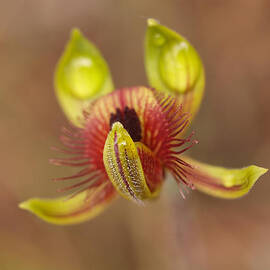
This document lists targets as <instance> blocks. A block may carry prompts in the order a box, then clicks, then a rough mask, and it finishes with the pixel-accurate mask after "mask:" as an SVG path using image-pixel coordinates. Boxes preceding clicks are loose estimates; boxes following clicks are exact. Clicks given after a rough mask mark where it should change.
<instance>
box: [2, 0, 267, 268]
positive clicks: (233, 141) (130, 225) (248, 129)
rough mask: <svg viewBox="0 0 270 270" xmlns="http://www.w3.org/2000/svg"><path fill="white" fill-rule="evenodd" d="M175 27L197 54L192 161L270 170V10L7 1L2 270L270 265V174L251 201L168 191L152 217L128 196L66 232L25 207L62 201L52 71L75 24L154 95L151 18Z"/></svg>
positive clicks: (260, 1)
mask: <svg viewBox="0 0 270 270" xmlns="http://www.w3.org/2000/svg"><path fill="white" fill-rule="evenodd" d="M149 17H153V18H156V19H158V20H160V21H161V22H162V23H163V24H165V25H167V26H169V27H171V28H173V29H175V30H176V31H178V32H179V33H181V34H182V35H184V36H185V37H187V38H188V39H189V40H190V41H191V42H192V44H194V45H195V47H196V48H197V50H198V51H199V53H200V55H201V57H202V59H203V62H204V65H205V69H206V80H207V86H206V95H205V99H204V101H203V104H202V107H201V110H200V112H199V114H198V116H197V118H196V120H195V122H194V123H193V127H192V129H194V130H195V131H196V136H197V138H198V139H199V141H200V144H199V145H197V146H196V147H194V148H193V149H192V154H193V157H195V158H197V159H199V160H201V161H205V162H209V163H212V164H216V165H223V166H227V167H241V166H245V165H249V164H257V165H260V166H264V167H269V161H270V155H269V154H270V125H269V118H270V105H269V104H270V91H269V78H270V53H269V48H270V30H269V29H270V2H269V1H268V0H256V1H254V0H226V1H225V0H224V1H214V0H203V1H199V0H197V1H196V0H179V1H177V0H175V1H173V0H167V1H162V0H148V1H139V0H137V1H131V0H88V1H83V0H78V1H67V0H59V1H55V0H46V1H45V0H44V1H41V0H25V1H23V0H17V1H14V0H10V1H4V0H1V1H0V121H1V122H0V123H1V124H0V138H1V140H0V142H1V152H0V153H1V155H0V164H1V173H0V198H1V199H0V201H1V203H0V269H1V270H26V269H27V270H62V269H65V270H71V269H78V270H86V269H87V270H89V269H94V270H103V269H131V270H132V269H136V270H137V269H139V270H144V269H156V270H158V269H160V270H163V269H166V270H167V269H172V270H174V269H183V270H197V269H200V270H204V269H205V270H211V269H220V270H223V269H224V270H225V269H226V270H227V269H230V270H233V269H237V270H239V269H244V270H251V269H256V270H266V269H270V256H269V251H270V233H269V229H270V211H269V210H270V196H269V188H270V183H269V180H270V179H269V174H268V175H265V176H264V177H262V178H261V179H260V180H259V182H258V183H257V184H256V186H255V187H254V188H253V190H252V191H251V192H250V194H249V195H248V196H246V197H244V198H242V199H239V200H234V201H225V200H219V199H215V198H211V197H208V196H206V195H204V194H200V193H198V192H196V191H194V192H192V193H191V194H189V195H188V197H187V199H186V200H183V199H182V198H181V196H180V195H179V193H178V191H177V187H176V185H175V183H174V182H173V181H169V182H168V183H167V184H166V186H165V189H164V190H163V192H162V196H161V198H160V199H159V200H158V201H156V202H154V203H151V204H149V205H148V206H147V207H143V208H140V207H137V206H136V205H133V204H132V203H130V202H127V201H124V200H122V199H119V200H118V201H116V202H115V203H114V204H113V205H112V206H111V207H110V208H109V209H108V210H107V211H106V212H104V213H103V214H102V215H101V216H99V217H98V218H96V219H94V220H92V221H90V222H87V223H84V224H81V225H77V226H71V227H57V226H53V225H49V224H46V223H44V222H42V221H40V220H38V219H37V218H36V217H34V216H33V215H31V214H29V213H27V212H25V211H22V210H20V209H18V207H17V204H18V202H20V201H22V200H25V199H28V198H29V197H33V196H43V197H46V196H48V197H53V196H57V195H58V194H57V193H56V189H57V187H59V186H58V185H57V184H56V183H53V182H52V181H50V179H51V178H53V177H57V176H63V175H69V174H70V173H72V169H70V168H59V167H54V166H52V165H49V164H48V159H49V158H50V157H54V156H55V153H54V152H52V151H51V150H50V146H52V145H54V146H55V145H56V146H57V145H58V146H59V145H60V143H59V141H58V136H59V134H60V127H61V126H63V125H65V124H66V123H67V121H66V119H65V117H64V115H63V113H62V112H61V110H60V107H59V106H58V104H57V101H56V99H55V96H54V90H53V73H54V68H55V65H56V62H57V60H58V59H59V57H60V54H61V52H62V51H63V48H64V45H65V44H66V42H67V40H68V38H69V33H70V30H71V28H72V27H74V26H76V27H79V28H80V29H81V30H82V31H83V33H84V34H85V35H86V36H87V37H88V38H89V39H90V40H91V41H93V42H94V43H95V44H96V45H97V46H98V47H99V48H100V50H101V51H102V53H103V55H104V56H105V58H106V60H107V61H108V63H109V65H110V67H111V71H112V74H113V78H114V82H115V85H116V86H117V87H123V86H132V85H146V84H147V80H146V76H145V72H144V66H143V38H144V33H145V28H146V19H147V18H149Z"/></svg>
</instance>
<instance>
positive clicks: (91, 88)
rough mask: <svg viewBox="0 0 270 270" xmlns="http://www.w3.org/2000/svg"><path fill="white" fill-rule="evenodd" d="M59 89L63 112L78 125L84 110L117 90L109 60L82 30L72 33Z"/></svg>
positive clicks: (60, 66) (59, 74) (58, 78)
mask: <svg viewBox="0 0 270 270" xmlns="http://www.w3.org/2000/svg"><path fill="white" fill-rule="evenodd" d="M55 89H56V94H57V97H58V100H59V103H60V105H61V107H62V109H63V111H64V112H65V114H66V116H67V117H68V118H69V119H70V120H71V121H72V122H73V123H74V124H75V125H77V126H80V122H79V118H80V117H81V114H82V111H83V109H84V108H85V107H86V106H87V105H88V104H89V103H90V102H91V101H92V100H93V99H95V98H97V97H99V96H101V95H104V94H107V93H109V92H111V91H112V90H113V89H114V86H113V82H112V79H111V74H110V71H109V68H108V65H107V63H106V61H105V60H104V58H103V57H102V55H101V54H100V52H99V51H98V49H97V48H96V47H95V46H94V45H93V44H92V43H90V42H89V41H88V40H87V39H86V38H84V37H83V35H82V34H81V33H80V31H79V30H78V29H74V30H73V31H72V34H71V39H70V41H69V42H68V44H67V46H66V49H65V51H64V53H63V55H62V57H61V58H60V60H59V63H58V65H57V68H56V73H55Z"/></svg>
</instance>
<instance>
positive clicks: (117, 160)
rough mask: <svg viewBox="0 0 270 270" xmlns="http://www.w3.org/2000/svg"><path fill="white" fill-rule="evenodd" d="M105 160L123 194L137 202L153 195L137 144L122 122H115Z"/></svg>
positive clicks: (115, 185) (113, 182) (120, 192)
mask: <svg viewBox="0 0 270 270" xmlns="http://www.w3.org/2000/svg"><path fill="white" fill-rule="evenodd" d="M103 161H104V165H105V169H106V172H107V174H108V176H109V179H110V180H111V182H112V184H113V185H114V187H115V188H116V190H117V191H118V192H119V194H120V195H121V196H123V197H124V198H126V199H129V200H132V201H134V202H137V203H142V201H143V200H145V199H148V198H150V197H151V192H150V190H149V187H148V186H147V184H146V180H145V176H144V172H143V168H142V164H141V161H140V158H139V155H138V152H137V148H136V145H135V144H134V142H133V140H132V138H131V137H130V135H129V134H128V132H127V131H126V130H125V128H124V127H123V125H122V124H121V123H120V122H115V123H114V124H113V126H112V129H111V131H110V132H109V134H108V137H107V139H106V142H105V146H104V150H103Z"/></svg>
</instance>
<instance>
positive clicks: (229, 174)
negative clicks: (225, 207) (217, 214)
mask: <svg viewBox="0 0 270 270" xmlns="http://www.w3.org/2000/svg"><path fill="white" fill-rule="evenodd" d="M183 160H184V161H186V162H187V163H188V164H190V165H192V166H193V167H194V168H193V169H191V168H189V167H186V168H185V169H186V171H187V172H188V174H187V179H188V180H189V182H191V183H192V185H194V187H195V188H197V189H198V190H200V191H202V192H205V193H207V194H209V195H212V196H215V197H220V198H225V199H234V198H238V197H241V196H243V195H245V194H247V193H248V192H249V191H250V189H251V188H252V186H253V185H254V184H255V183H256V181H257V180H258V179H259V177H260V176H262V175H263V174H265V173H266V172H267V171H268V169H265V168H262V167H258V166H255V165H251V166H248V167H245V168H242V169H226V168H223V167H216V166H212V165H208V164H205V163H201V162H198V161H195V160H193V159H190V158H183Z"/></svg>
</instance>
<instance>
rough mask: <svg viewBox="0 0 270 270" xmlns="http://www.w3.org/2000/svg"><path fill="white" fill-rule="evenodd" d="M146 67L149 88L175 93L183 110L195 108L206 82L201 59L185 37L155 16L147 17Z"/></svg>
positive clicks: (191, 110)
mask: <svg viewBox="0 0 270 270" xmlns="http://www.w3.org/2000/svg"><path fill="white" fill-rule="evenodd" d="M145 68H146V74H147V77H148V81H149V84H150V85H151V86H152V87H154V88H156V89H157V90H159V91H163V92H167V93H169V94H171V95H176V96H177V97H178V98H179V102H180V103H183V104H184V109H185V111H189V112H191V113H192V114H194V113H195V112H196V111H197V110H198V108H199V105H200V103H201V99H202V96H203V92H204V84H205V77H204V68H203V65H202V62H201V59H200V57H199V55H198V53H197V52H196V50H195V49H194V48H193V47H192V45H191V44H190V43H189V42H188V41H187V40H186V39H185V38H183V37H182V36H180V35H179V34H178V33H176V32H174V31H172V30H171V29H169V28H167V27H165V26H163V25H161V24H159V23H158V22H157V21H156V20H154V19H148V28H147V31H146V38H145Z"/></svg>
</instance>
